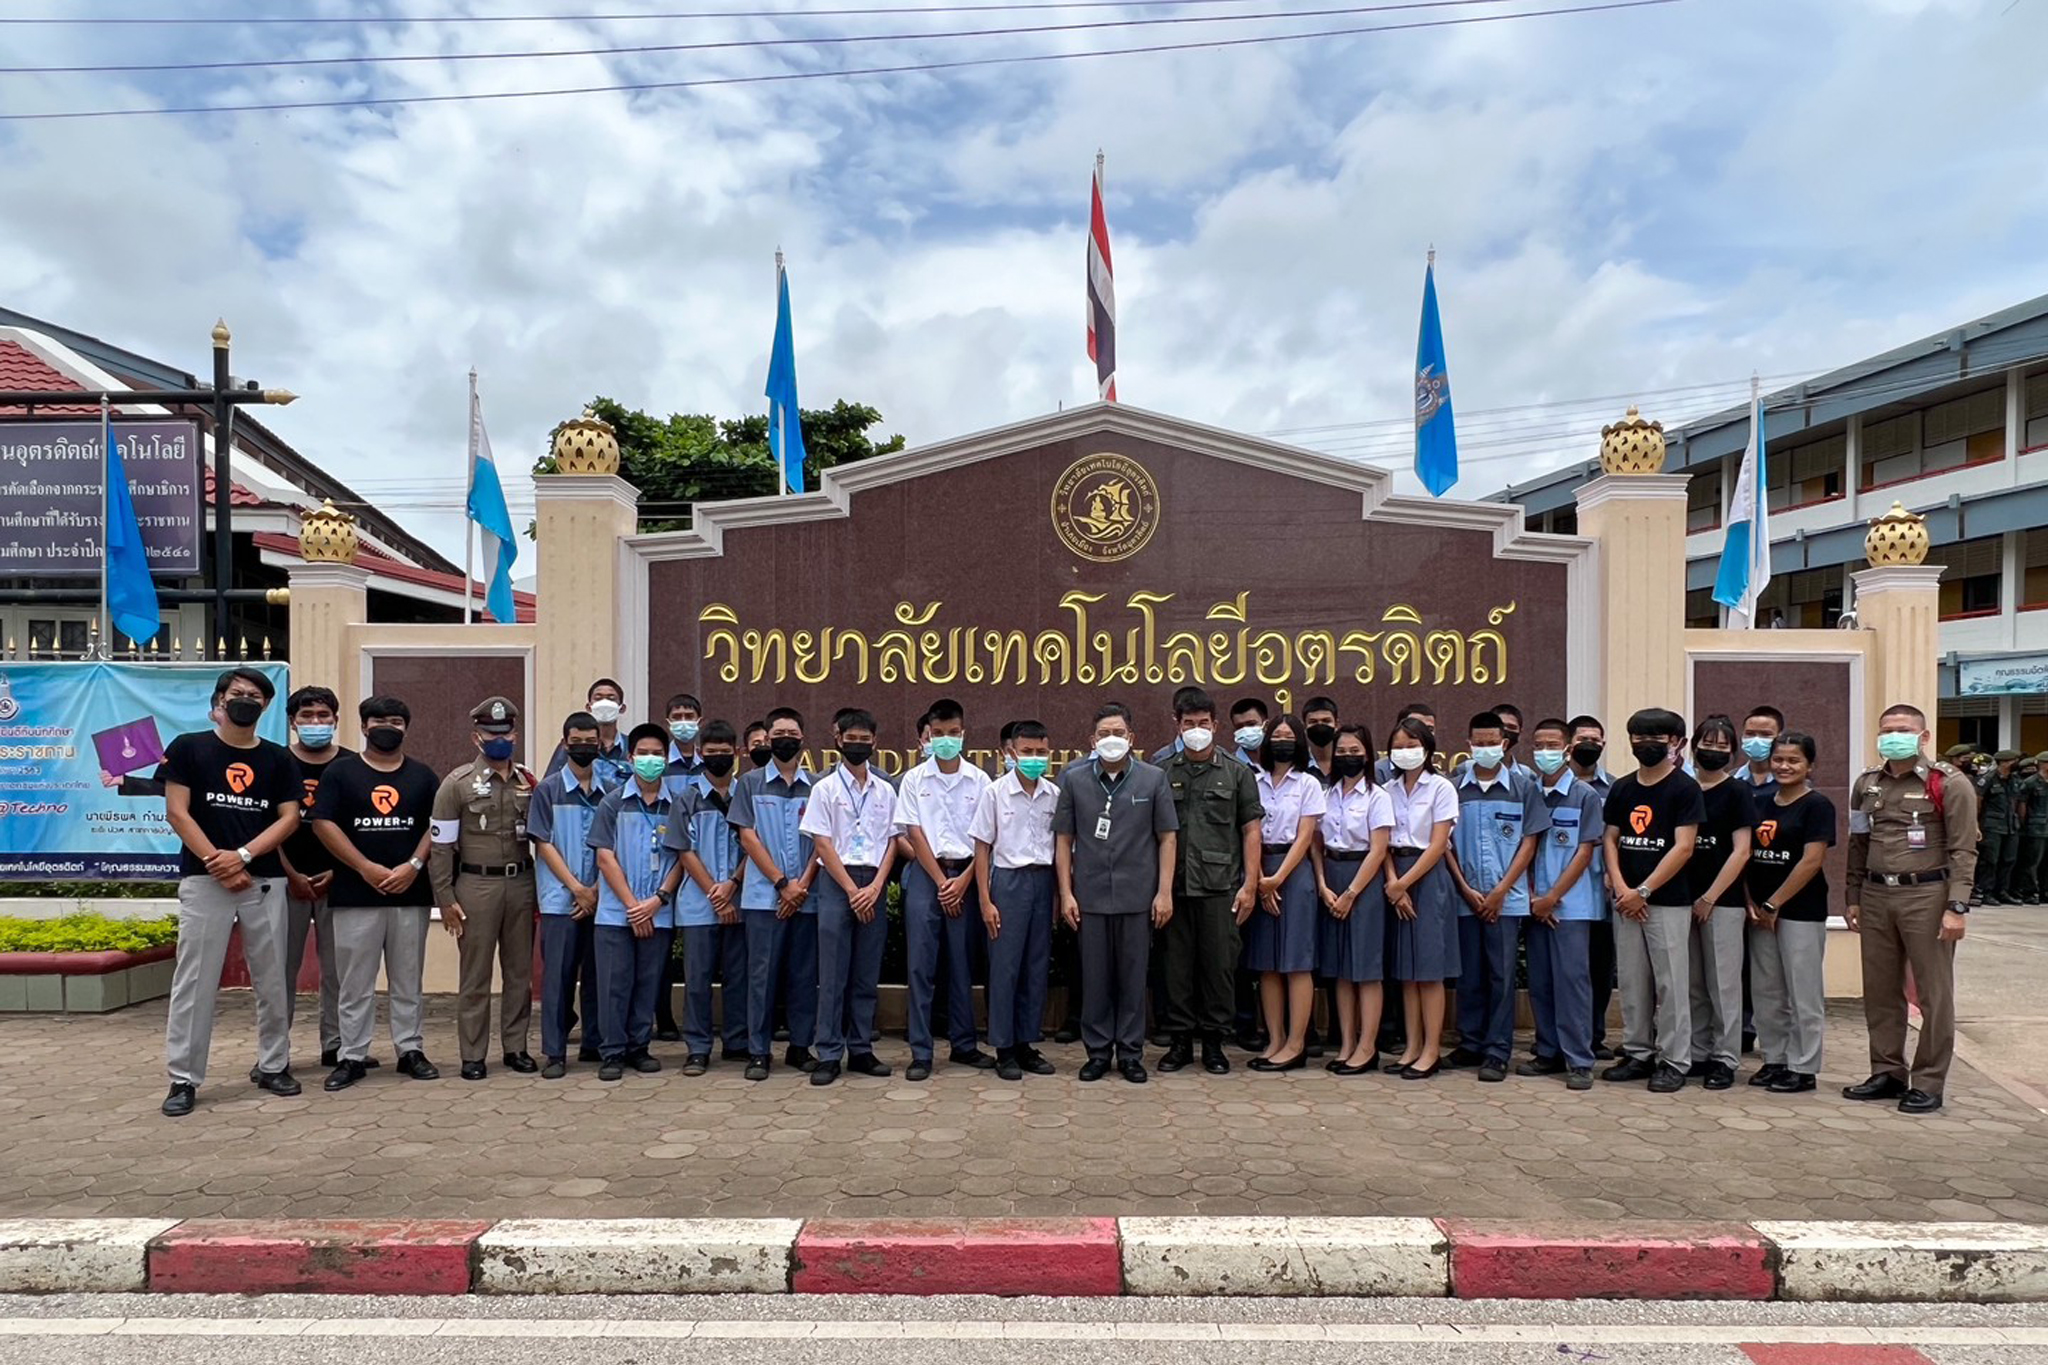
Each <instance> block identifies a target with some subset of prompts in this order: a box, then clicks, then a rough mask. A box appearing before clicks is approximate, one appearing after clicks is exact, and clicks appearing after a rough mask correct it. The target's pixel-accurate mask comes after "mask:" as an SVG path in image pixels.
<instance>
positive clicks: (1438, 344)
mask: <svg viewBox="0 0 2048 1365" xmlns="http://www.w3.org/2000/svg"><path fill="white" fill-rule="evenodd" d="M1415 473H1416V475H1417V476H1418V477H1419V478H1420V479H1421V480H1422V486H1423V487H1424V488H1427V489H1428V490H1429V491H1430V493H1431V494H1432V495H1434V496H1436V497H1439V498H1440V497H1442V496H1443V495H1444V494H1445V492H1446V491H1448V490H1449V489H1450V486H1451V485H1452V484H1454V483H1456V482H1457V481H1458V430H1457V424H1456V423H1455V422H1454V421H1453V420H1452V417H1451V377H1450V373H1449V371H1448V369H1447V368H1446V366H1445V363H1444V328H1443V323H1442V322H1441V321H1440V320H1438V318H1437V315H1436V256H1435V253H1434V252H1432V253H1431V254H1430V264H1429V267H1428V269H1427V270H1426V271H1425V272H1424V274H1423V276H1422V336H1421V339H1420V340H1418V341H1417V342H1416V343H1415Z"/></svg>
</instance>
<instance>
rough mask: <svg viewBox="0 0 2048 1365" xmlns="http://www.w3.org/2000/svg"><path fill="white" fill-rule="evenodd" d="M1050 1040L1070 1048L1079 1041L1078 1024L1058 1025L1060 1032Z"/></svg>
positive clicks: (1079, 1027)
mask: <svg viewBox="0 0 2048 1365" xmlns="http://www.w3.org/2000/svg"><path fill="white" fill-rule="evenodd" d="M1052 1040H1053V1041H1054V1042H1055V1043H1058V1044H1060V1045H1061V1046H1063V1047H1066V1046H1072V1045H1073V1044H1075V1043H1078V1042H1080V1041H1081V1026H1080V1025H1079V1024H1062V1025H1060V1031H1059V1032H1058V1033H1055V1034H1054V1035H1053V1036H1052Z"/></svg>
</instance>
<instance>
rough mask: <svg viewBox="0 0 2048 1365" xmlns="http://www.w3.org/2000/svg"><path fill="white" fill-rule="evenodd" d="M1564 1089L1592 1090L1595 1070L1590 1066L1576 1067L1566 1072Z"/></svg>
mask: <svg viewBox="0 0 2048 1365" xmlns="http://www.w3.org/2000/svg"><path fill="white" fill-rule="evenodd" d="M1564 1088H1565V1089H1567V1090H1591V1089H1592V1088H1593V1068H1592V1067H1590V1066H1575V1067H1573V1068H1571V1069H1570V1070H1569V1071H1567V1072H1565V1073H1564Z"/></svg>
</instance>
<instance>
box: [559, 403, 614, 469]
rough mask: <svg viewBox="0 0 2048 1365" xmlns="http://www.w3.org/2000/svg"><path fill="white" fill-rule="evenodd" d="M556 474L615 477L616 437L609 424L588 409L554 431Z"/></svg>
mask: <svg viewBox="0 0 2048 1365" xmlns="http://www.w3.org/2000/svg"><path fill="white" fill-rule="evenodd" d="M554 456H555V472H556V473H557V474H616V473H618V472H619V438H618V434H617V433H616V432H614V431H613V430H612V424H611V423H610V422H607V421H605V420H604V419H603V418H602V417H599V416H598V415H597V414H596V413H595V412H592V411H591V410H590V409H589V408H585V409H584V410H583V415H582V416H581V417H575V418H571V419H570V420H569V421H566V422H564V423H562V425H560V426H559V427H556V428H555V444H554Z"/></svg>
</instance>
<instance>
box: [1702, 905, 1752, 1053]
mask: <svg viewBox="0 0 2048 1365" xmlns="http://www.w3.org/2000/svg"><path fill="white" fill-rule="evenodd" d="M1748 923H1749V912H1748V911H1747V910H1745V909H1744V908H1743V907H1742V906H1739V905H1717V906H1715V907H1714V913H1713V914H1712V915H1710V916H1708V918H1707V920H1706V922H1705V923H1701V922H1700V921H1699V920H1694V921H1693V922H1692V928H1691V930H1690V933H1691V943H1690V947H1691V953H1690V956H1691V959H1692V964H1691V983H1692V989H1691V1000H1690V1008H1691V1012H1692V1059H1693V1061H1695V1062H1705V1061H1715V1062H1722V1063H1725V1064H1726V1065H1727V1066H1729V1067H1731V1068H1732V1067H1734V1066H1735V1064H1736V1063H1737V1062H1738V1061H1740V1060H1741V1057H1742V931H1743V926H1744V925H1746V924H1748Z"/></svg>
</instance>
